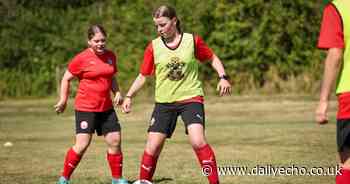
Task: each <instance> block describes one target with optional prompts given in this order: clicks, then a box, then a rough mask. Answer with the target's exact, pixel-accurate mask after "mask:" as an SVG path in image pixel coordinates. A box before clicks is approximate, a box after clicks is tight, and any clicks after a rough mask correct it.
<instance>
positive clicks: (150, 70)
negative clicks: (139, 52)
mask: <svg viewBox="0 0 350 184" xmlns="http://www.w3.org/2000/svg"><path fill="white" fill-rule="evenodd" d="M194 41H195V43H194V44H195V57H196V58H197V59H198V60H199V61H200V62H201V63H204V62H207V61H212V58H213V55H214V52H213V51H212V50H211V49H210V48H209V47H208V45H207V44H206V43H205V42H204V40H203V39H202V38H201V37H200V36H198V35H195V36H194ZM179 44H181V43H179ZM154 72H155V65H154V57H153V47H152V42H151V43H149V44H148V46H147V48H146V50H145V53H144V56H143V63H142V65H141V69H140V73H141V74H142V75H144V76H150V75H154ZM189 102H200V103H203V102H204V98H203V96H196V97H193V98H190V99H186V100H183V101H179V102H178V103H189Z"/></svg>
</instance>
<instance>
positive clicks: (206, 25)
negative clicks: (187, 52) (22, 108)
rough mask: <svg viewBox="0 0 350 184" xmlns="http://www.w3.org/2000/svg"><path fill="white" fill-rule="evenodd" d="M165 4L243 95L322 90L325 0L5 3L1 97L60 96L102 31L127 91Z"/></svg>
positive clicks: (204, 71)
mask: <svg viewBox="0 0 350 184" xmlns="http://www.w3.org/2000/svg"><path fill="white" fill-rule="evenodd" d="M161 4H170V5H172V6H174V7H175V8H176V10H177V14H178V16H179V19H180V21H181V25H182V27H183V30H184V31H185V32H192V33H196V34H199V35H200V36H202V37H203V38H204V40H205V41H206V43H207V44H208V45H209V46H210V47H211V48H212V49H213V50H214V52H215V53H216V54H217V55H218V56H219V57H220V58H221V59H222V61H223V62H224V65H225V67H226V71H227V73H228V75H229V76H230V77H231V80H232V83H233V87H234V91H235V92H236V93H246V92H248V93H249V92H263V93H283V92H295V93H310V92H314V91H316V90H317V88H318V87H319V82H318V81H319V80H320V73H322V72H321V71H322V59H323V58H324V54H322V52H321V51H319V50H318V49H317V48H316V44H317V38H318V34H319V27H320V22H321V18H322V7H323V6H324V2H323V1H321V0H320V1H305V0H293V1H285V0H206V1H202V0H168V1H164V0H134V1H127V0H1V1H0V33H1V41H2V49H0V68H1V70H0V97H23V96H49V95H53V94H56V93H57V90H56V88H57V83H58V82H59V80H58V78H60V75H61V73H62V71H63V70H64V68H65V67H66V65H67V63H68V62H69V60H70V59H71V58H72V57H73V56H74V55H75V54H76V53H78V52H79V51H81V50H83V49H84V48H86V39H87V38H86V31H87V28H88V26H89V25H91V24H96V23H98V24H102V25H103V26H104V27H105V28H106V30H107V34H108V48H109V49H111V50H113V51H115V52H116V53H117V55H118V60H119V63H118V68H119V74H118V79H119V82H120V84H121V86H122V88H123V89H124V90H126V88H127V87H129V86H130V84H131V82H132V81H133V79H134V78H135V77H136V75H137V74H138V72H139V66H140V64H141V62H142V58H143V51H144V49H145V47H146V46H147V44H148V43H149V42H150V41H151V40H152V39H153V38H155V37H156V31H155V28H154V23H153V22H152V11H153V10H154V8H156V7H157V6H159V5H161ZM200 70H201V78H202V79H203V81H204V85H205V87H206V88H207V89H213V88H214V87H215V85H216V83H217V74H216V73H215V72H214V71H213V70H212V69H211V68H210V66H209V65H204V66H203V67H201V69H200ZM151 86H152V85H151V84H149V85H148V88H150V89H151V88H152V87H151ZM209 91H210V90H209Z"/></svg>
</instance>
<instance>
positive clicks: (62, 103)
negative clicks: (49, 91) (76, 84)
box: [54, 100, 67, 114]
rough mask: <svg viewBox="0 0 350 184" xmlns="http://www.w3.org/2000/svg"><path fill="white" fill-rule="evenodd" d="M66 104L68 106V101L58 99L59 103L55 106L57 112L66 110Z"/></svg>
mask: <svg viewBox="0 0 350 184" xmlns="http://www.w3.org/2000/svg"><path fill="white" fill-rule="evenodd" d="M66 106H67V102H66V101H63V100H60V101H58V102H57V104H56V105H55V106H54V108H55V111H56V113H57V114H59V113H63V112H64V110H65V109H66Z"/></svg>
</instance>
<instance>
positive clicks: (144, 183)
mask: <svg viewBox="0 0 350 184" xmlns="http://www.w3.org/2000/svg"><path fill="white" fill-rule="evenodd" d="M133 184H152V183H151V182H150V181H148V180H137V181H135V182H134V183H133Z"/></svg>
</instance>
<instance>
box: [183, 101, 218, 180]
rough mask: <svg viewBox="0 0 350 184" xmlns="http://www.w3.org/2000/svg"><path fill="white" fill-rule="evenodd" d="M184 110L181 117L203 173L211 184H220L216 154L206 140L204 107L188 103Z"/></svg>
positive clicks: (199, 104)
mask: <svg viewBox="0 0 350 184" xmlns="http://www.w3.org/2000/svg"><path fill="white" fill-rule="evenodd" d="M182 109H183V110H182V112H181V117H182V119H183V121H184V123H185V125H186V128H187V129H186V132H187V133H188V137H189V141H190V143H191V145H192V148H193V150H194V151H195V153H196V156H197V158H198V161H199V163H200V165H201V168H202V173H203V174H204V175H206V176H207V177H208V180H209V183H210V184H218V183H219V177H218V173H217V164H216V159H215V153H214V151H213V149H212V148H211V146H210V145H209V144H208V143H207V141H206V138H205V132H204V125H205V114H204V106H203V104H201V103H188V104H185V105H183V107H182Z"/></svg>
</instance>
